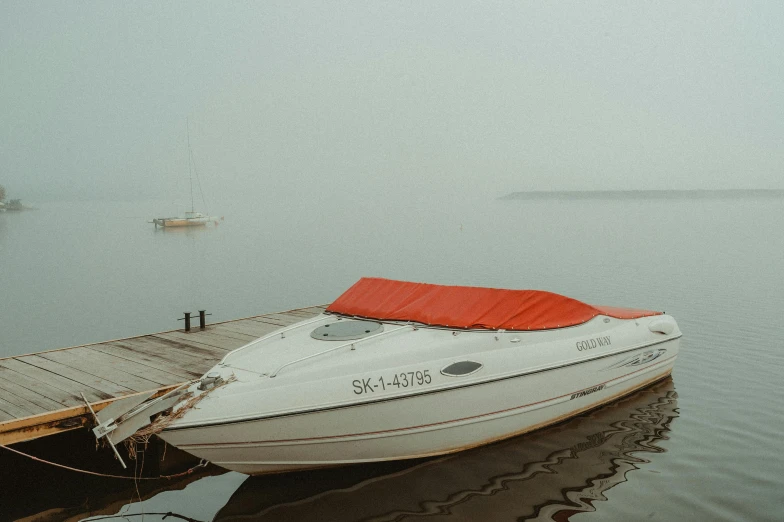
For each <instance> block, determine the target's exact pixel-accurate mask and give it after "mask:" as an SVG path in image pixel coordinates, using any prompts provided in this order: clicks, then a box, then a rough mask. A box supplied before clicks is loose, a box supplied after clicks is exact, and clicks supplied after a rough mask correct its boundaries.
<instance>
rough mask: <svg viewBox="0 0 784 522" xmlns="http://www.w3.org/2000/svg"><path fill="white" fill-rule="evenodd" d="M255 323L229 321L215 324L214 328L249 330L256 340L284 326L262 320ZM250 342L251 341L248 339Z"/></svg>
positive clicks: (236, 330) (221, 329)
mask: <svg viewBox="0 0 784 522" xmlns="http://www.w3.org/2000/svg"><path fill="white" fill-rule="evenodd" d="M254 323H255V324H251V323H242V324H240V323H236V324H235V323H227V324H221V325H217V326H214V327H213V328H214V329H216V330H218V331H224V330H229V331H232V332H247V334H248V335H251V336H253V337H254V338H253V339H252V340H254V341H255V340H256V339H258V338H259V337H263V336H265V335H267V334H269V333H272V332H274V331H275V330H280V329H281V328H282V327H281V326H278V325H272V324H269V323H262V322H255V321H254ZM248 342H250V341H248Z"/></svg>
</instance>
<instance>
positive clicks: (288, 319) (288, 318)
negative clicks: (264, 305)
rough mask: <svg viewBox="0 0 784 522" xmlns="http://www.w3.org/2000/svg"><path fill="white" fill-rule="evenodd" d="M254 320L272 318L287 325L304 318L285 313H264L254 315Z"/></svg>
mask: <svg viewBox="0 0 784 522" xmlns="http://www.w3.org/2000/svg"><path fill="white" fill-rule="evenodd" d="M255 319H256V320H265V321H269V320H273V321H280V322H282V323H284V325H285V326H289V325H291V324H294V323H297V322H299V321H302V320H304V319H305V318H304V317H297V316H293V315H287V314H285V313H278V314H264V315H263V316H261V317H256V318H255Z"/></svg>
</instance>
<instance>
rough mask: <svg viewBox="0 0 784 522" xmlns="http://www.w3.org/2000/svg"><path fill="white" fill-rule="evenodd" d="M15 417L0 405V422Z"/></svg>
mask: <svg viewBox="0 0 784 522" xmlns="http://www.w3.org/2000/svg"><path fill="white" fill-rule="evenodd" d="M14 419H16V417H14V416H13V415H11V414H10V413H8V412H7V411H5V410H3V409H2V406H0V422H5V421H11V420H14Z"/></svg>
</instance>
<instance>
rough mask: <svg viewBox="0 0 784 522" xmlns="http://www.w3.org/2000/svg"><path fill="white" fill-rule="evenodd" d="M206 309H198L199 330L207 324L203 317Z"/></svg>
mask: <svg viewBox="0 0 784 522" xmlns="http://www.w3.org/2000/svg"><path fill="white" fill-rule="evenodd" d="M206 311H207V310H199V330H204V328H205V326H206V324H207V320H206V319H205V317H204V313H205V312H206Z"/></svg>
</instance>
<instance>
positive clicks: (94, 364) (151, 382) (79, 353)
mask: <svg viewBox="0 0 784 522" xmlns="http://www.w3.org/2000/svg"><path fill="white" fill-rule="evenodd" d="M41 356H42V357H44V358H45V359H50V360H53V361H55V362H59V363H60V364H64V365H65V366H70V367H71V368H76V369H79V370H81V371H83V372H85V373H90V374H92V375H95V376H100V377H102V378H103V379H105V380H108V381H111V382H113V383H115V384H119V385H120V386H125V387H126V388H129V389H131V390H133V391H137V392H139V391H144V390H151V389H153V388H158V387H159V386H160V385H162V384H170V383H169V382H157V380H156V379H153V378H152V377H150V378H145V377H140V376H138V375H136V373H138V369H137V368H135V367H134V366H133V365H131V364H128V363H127V361H125V360H124V359H120V358H119V357H113V356H111V355H106V354H102V353H100V352H96V351H95V350H90V349H89V348H87V347H81V348H74V349H73V350H68V351H67V352H50V353H44V354H41ZM102 356H103V357H102Z"/></svg>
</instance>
